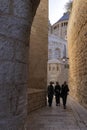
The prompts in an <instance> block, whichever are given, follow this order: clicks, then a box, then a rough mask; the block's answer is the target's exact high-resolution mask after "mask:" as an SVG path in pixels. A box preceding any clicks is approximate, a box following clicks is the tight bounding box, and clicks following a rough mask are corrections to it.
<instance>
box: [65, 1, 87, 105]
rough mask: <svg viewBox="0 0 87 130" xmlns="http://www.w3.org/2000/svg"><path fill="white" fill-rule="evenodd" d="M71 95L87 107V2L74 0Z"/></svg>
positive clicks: (70, 34) (70, 39)
mask: <svg viewBox="0 0 87 130" xmlns="http://www.w3.org/2000/svg"><path fill="white" fill-rule="evenodd" d="M68 49H69V58H70V59H69V62H70V70H69V84H70V92H71V95H72V96H73V97H74V98H76V99H77V100H78V101H79V102H80V103H82V104H83V105H84V106H85V107H87V0H83V1H82V0H74V3H73V9H72V13H71V16H70V21H69V26H68Z"/></svg>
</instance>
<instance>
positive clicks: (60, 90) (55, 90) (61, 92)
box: [48, 81, 69, 109]
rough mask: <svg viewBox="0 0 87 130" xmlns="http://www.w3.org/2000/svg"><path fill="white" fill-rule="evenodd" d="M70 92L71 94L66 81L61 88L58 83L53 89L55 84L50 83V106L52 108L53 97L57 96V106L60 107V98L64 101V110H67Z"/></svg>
mask: <svg viewBox="0 0 87 130" xmlns="http://www.w3.org/2000/svg"><path fill="white" fill-rule="evenodd" d="M68 92H69V88H68V85H67V82H66V81H65V82H64V84H62V86H60V85H59V83H58V82H56V85H55V87H53V82H50V85H48V103H49V106H50V107H51V105H52V101H53V96H54V94H55V99H56V106H58V105H60V97H61V98H62V101H63V106H64V109H66V100H67V95H68Z"/></svg>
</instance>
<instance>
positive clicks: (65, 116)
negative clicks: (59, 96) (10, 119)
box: [27, 96, 87, 130]
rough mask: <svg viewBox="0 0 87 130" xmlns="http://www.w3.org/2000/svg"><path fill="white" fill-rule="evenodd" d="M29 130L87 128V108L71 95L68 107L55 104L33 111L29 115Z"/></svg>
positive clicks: (81, 129) (82, 129)
mask: <svg viewBox="0 0 87 130" xmlns="http://www.w3.org/2000/svg"><path fill="white" fill-rule="evenodd" d="M28 118H29V119H28V123H27V124H28V126H27V127H28V130H87V110H86V109H85V108H83V107H82V106H81V105H80V104H79V103H77V102H76V101H74V100H73V99H72V98H71V97H70V96H69V97H68V100H67V108H66V109H63V106H62V101H61V105H60V106H56V105H55V98H54V101H53V104H52V107H49V106H48V105H47V107H44V108H42V109H40V110H37V111H34V112H32V113H31V114H30V115H29V117H28Z"/></svg>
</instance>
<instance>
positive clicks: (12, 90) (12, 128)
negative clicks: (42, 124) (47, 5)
mask: <svg viewBox="0 0 87 130" xmlns="http://www.w3.org/2000/svg"><path fill="white" fill-rule="evenodd" d="M39 2H40V0H23V1H22V0H12V1H11V0H10V1H9V0H1V1H0V129H1V130H24V124H25V119H26V116H27V106H26V105H27V91H26V89H27V86H28V78H27V75H28V74H27V72H28V71H27V70H28V50H29V35H30V30H31V24H32V21H33V17H34V15H35V12H36V9H37V7H38V4H39Z"/></svg>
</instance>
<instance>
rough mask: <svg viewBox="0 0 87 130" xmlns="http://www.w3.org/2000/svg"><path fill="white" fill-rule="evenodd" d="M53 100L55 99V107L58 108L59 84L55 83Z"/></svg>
mask: <svg viewBox="0 0 87 130" xmlns="http://www.w3.org/2000/svg"><path fill="white" fill-rule="evenodd" d="M54 91H55V98H56V106H58V105H59V106H60V85H59V82H56V85H55V89H54Z"/></svg>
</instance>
